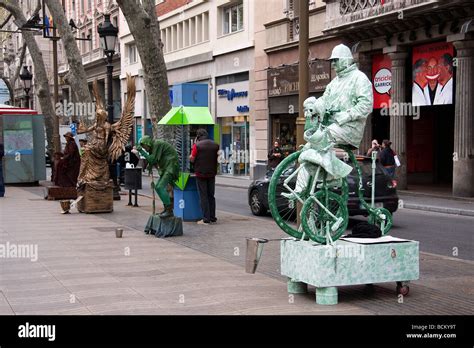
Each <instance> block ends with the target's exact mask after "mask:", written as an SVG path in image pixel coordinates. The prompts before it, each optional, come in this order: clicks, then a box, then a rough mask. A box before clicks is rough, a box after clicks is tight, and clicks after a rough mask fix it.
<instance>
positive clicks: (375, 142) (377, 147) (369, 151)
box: [367, 139, 381, 157]
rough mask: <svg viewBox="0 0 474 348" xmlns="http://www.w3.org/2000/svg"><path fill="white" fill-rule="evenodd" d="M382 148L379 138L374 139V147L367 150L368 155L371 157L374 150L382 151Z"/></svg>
mask: <svg viewBox="0 0 474 348" xmlns="http://www.w3.org/2000/svg"><path fill="white" fill-rule="evenodd" d="M380 150H381V146H380V144H379V142H378V141H377V139H374V140H372V147H371V148H370V149H368V150H367V156H368V157H370V156H372V152H374V151H377V152H380Z"/></svg>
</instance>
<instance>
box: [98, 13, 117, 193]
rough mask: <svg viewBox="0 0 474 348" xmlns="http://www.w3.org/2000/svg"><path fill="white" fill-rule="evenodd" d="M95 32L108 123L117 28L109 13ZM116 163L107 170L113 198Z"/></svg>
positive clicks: (112, 117) (110, 113) (111, 113)
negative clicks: (101, 55) (103, 68)
mask: <svg viewBox="0 0 474 348" xmlns="http://www.w3.org/2000/svg"><path fill="white" fill-rule="evenodd" d="M97 32H98V33H99V37H100V46H101V48H103V49H104V54H105V56H106V57H107V116H108V119H109V123H110V124H113V123H114V104H113V90H112V72H113V70H114V66H113V64H112V58H113V56H114V54H115V42H116V40H117V35H118V28H116V27H115V26H114V25H113V24H112V22H111V21H110V14H105V15H104V22H103V23H101V24H99V25H98V26H97ZM115 167H116V163H115V162H114V163H109V170H110V174H111V177H112V180H113V182H114V200H120V195H119V190H120V187H119V186H118V180H117V171H116V168H115Z"/></svg>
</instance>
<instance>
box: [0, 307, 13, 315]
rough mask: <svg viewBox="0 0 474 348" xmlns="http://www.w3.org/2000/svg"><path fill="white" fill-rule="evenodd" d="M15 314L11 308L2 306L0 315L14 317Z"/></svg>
mask: <svg viewBox="0 0 474 348" xmlns="http://www.w3.org/2000/svg"><path fill="white" fill-rule="evenodd" d="M13 314H15V312H13V310H12V308H11V307H10V306H0V315H13Z"/></svg>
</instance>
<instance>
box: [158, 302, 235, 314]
mask: <svg viewBox="0 0 474 348" xmlns="http://www.w3.org/2000/svg"><path fill="white" fill-rule="evenodd" d="M165 309H166V310H167V311H168V312H169V314H172V315H237V314H240V313H239V312H238V311H236V310H233V309H232V308H230V307H228V306H226V305H225V304H222V303H218V304H208V303H205V304H203V305H193V306H188V305H186V304H181V306H177V307H171V308H169V307H165Z"/></svg>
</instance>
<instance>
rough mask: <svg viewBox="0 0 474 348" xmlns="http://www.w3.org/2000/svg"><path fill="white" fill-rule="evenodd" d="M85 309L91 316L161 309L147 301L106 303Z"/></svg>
mask: <svg viewBox="0 0 474 348" xmlns="http://www.w3.org/2000/svg"><path fill="white" fill-rule="evenodd" d="M87 308H88V309H89V310H90V311H91V312H92V313H93V314H108V313H110V312H111V311H123V312H128V311H132V310H140V309H148V310H150V311H152V310H153V309H156V310H159V309H161V308H160V307H159V306H157V305H156V304H154V303H152V302H151V301H148V300H144V301H143V300H142V301H128V302H117V303H106V304H98V305H91V306H87Z"/></svg>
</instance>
